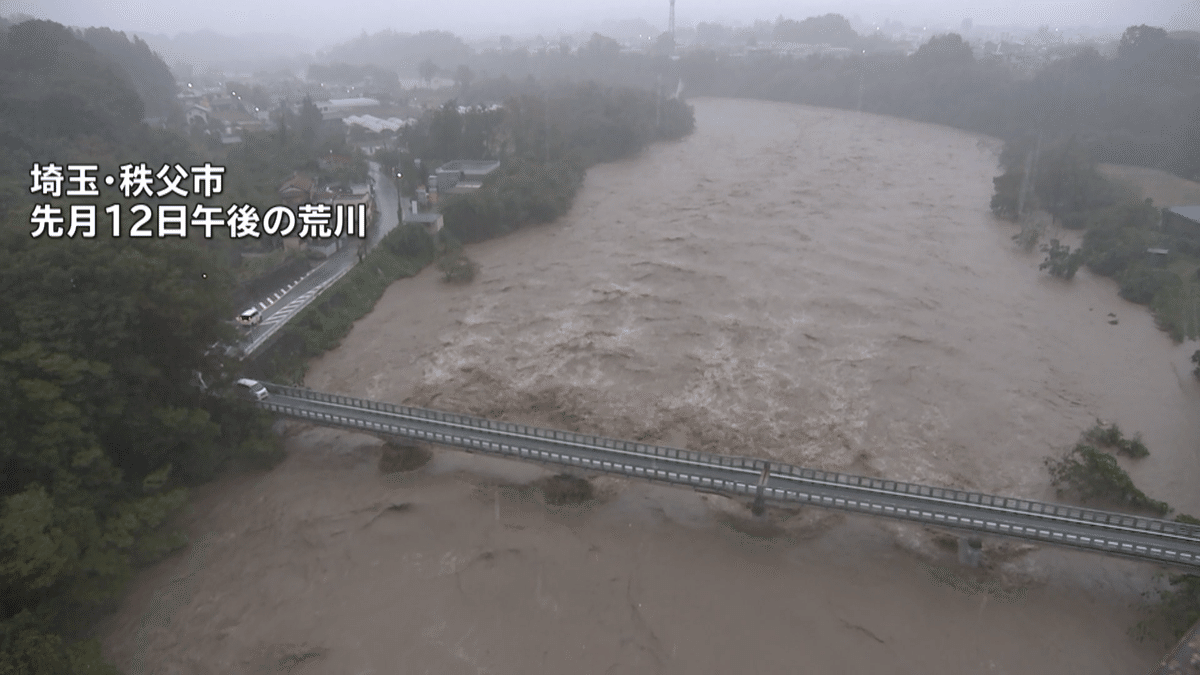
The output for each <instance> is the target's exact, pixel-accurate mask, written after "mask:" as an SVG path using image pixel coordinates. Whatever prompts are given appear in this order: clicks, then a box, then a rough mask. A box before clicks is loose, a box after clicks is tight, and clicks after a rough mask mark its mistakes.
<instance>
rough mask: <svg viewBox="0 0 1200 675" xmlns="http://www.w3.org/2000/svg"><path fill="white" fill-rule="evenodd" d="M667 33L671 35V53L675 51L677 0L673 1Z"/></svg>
mask: <svg viewBox="0 0 1200 675" xmlns="http://www.w3.org/2000/svg"><path fill="white" fill-rule="evenodd" d="M667 32H668V33H670V34H671V51H675V0H671V18H670V20H669V21H668V22H667Z"/></svg>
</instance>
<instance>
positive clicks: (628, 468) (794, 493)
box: [259, 397, 1200, 568]
mask: <svg viewBox="0 0 1200 675" xmlns="http://www.w3.org/2000/svg"><path fill="white" fill-rule="evenodd" d="M334 398H344V397H334ZM259 405H260V406H261V407H262V408H264V409H267V410H272V411H275V412H279V413H282V414H286V415H290V416H294V417H299V418H304V419H311V420H314V421H317V422H322V423H327V424H334V425H337V426H344V427H350V428H357V429H363V430H366V431H373V432H377V433H385V434H389V435H399V436H405V437H409V438H417V439H422V440H426V441H431V442H435V443H442V444H448V445H455V446H458V447H463V448H466V449H476V450H481V451H484V452H489V453H496V454H501V455H509V456H512V457H517V458H521V459H528V460H534V461H539V462H547V463H553V464H564V465H570V466H579V467H581V468H584V469H590V470H596V471H604V472H608V473H619V474H624V475H628V476H630V477H634V478H642V479H649V480H656V481H663V482H667V483H674V484H684V485H690V486H692V487H695V488H697V489H701V490H707V491H714V492H720V493H724V494H731V493H732V494H734V495H744V496H752V495H753V496H757V494H758V487H757V485H756V484H751V483H748V482H742V481H737V480H726V479H721V478H713V477H710V476H705V475H702V474H699V473H690V472H688V471H687V470H686V469H685V468H681V467H679V466H678V465H670V464H668V465H665V466H664V467H658V466H653V464H652V465H651V466H649V467H647V466H644V465H638V464H632V463H625V462H622V461H619V460H616V459H615V458H614V459H604V458H603V456H602V457H601V458H599V459H597V458H594V457H588V456H585V455H580V454H576V453H572V452H563V451H561V450H560V449H559V448H556V447H555V446H554V445H553V444H549V445H544V446H542V447H541V448H538V447H532V446H530V445H528V444H523V443H521V440H520V439H519V438H518V439H515V440H514V441H513V442H511V443H506V442H503V441H501V440H489V439H487V438H479V437H478V436H475V435H472V434H469V433H464V432H456V431H454V430H453V429H444V430H441V431H437V430H430V429H423V428H421V427H420V426H419V425H414V424H412V423H411V422H409V423H405V421H404V420H402V419H388V418H387V417H382V418H377V419H378V420H382V421H377V420H372V419H367V418H364V416H362V415H355V414H353V413H352V412H351V413H350V414H336V413H333V412H324V411H317V410H309V409H307V408H300V407H296V406H294V405H289V404H287V403H280V402H277V401H270V400H268V401H264V402H260V403H259ZM381 405H382V406H384V407H388V405H389V404H381ZM380 409H381V410H382V409H383V408H380ZM449 416H450V417H453V418H459V417H461V416H456V415H449ZM518 426H520V425H518ZM434 429H437V427H434ZM733 459H745V458H733ZM793 468H794V467H793ZM801 471H803V472H805V473H806V474H808V475H809V476H811V477H812V478H813V479H814V480H811V481H805V482H799V483H798V484H796V485H794V486H791V487H790V488H778V487H766V488H765V489H763V491H762V496H763V497H764V498H766V499H769V500H771V501H774V502H782V503H799V504H813V505H817V506H822V507H826V508H834V509H840V510H846V511H857V512H862V513H870V514H873V515H883V516H888V517H892V518H899V519H903V520H913V521H917V522H924V523H932V524H941V525H946V526H950V527H958V528H966V529H971V530H977V531H981V532H990V533H995V534H1000V535H1015V536H1020V537H1023V538H1025V539H1031V540H1038V541H1045V542H1048V543H1054V544H1062V545H1067V546H1074V547H1076V548H1085V549H1089V550H1096V551H1102V552H1105V553H1111V554H1119V555H1129V556H1133V557H1135V558H1140V559H1155V560H1159V561H1163V562H1169V563H1178V564H1182V565H1185V566H1187V567H1189V568H1195V567H1200V553H1193V552H1188V549H1189V547H1190V548H1191V549H1194V550H1196V551H1200V547H1197V546H1196V544H1197V543H1200V542H1190V544H1188V543H1185V542H1179V543H1180V544H1184V545H1183V546H1171V545H1169V544H1167V543H1166V542H1164V545H1162V546H1160V547H1155V546H1153V545H1139V544H1137V543H1131V542H1130V541H1128V540H1127V539H1125V540H1121V539H1118V538H1114V537H1112V536H1096V535H1093V536H1075V535H1072V534H1069V533H1064V532H1063V531H1061V530H1060V529H1059V528H1058V527H1057V525H1056V524H1055V523H1052V522H1048V523H1046V524H1045V525H1040V524H1039V525H1032V526H1031V525H1029V523H1028V521H1025V523H1024V524H1022V523H1020V522H1016V523H1009V522H1006V521H1005V519H1004V518H996V517H995V516H991V515H988V514H986V513H976V514H972V515H963V514H962V513H961V512H960V513H957V514H956V513H955V512H954V509H953V508H951V507H952V506H954V505H956V504H958V502H953V501H951V500H943V501H941V502H925V501H918V502H916V503H915V504H914V503H913V502H908V503H900V504H896V505H891V504H890V503H889V502H888V501H887V500H882V499H880V498H879V497H880V496H881V495H880V494H877V493H867V494H864V495H862V496H856V495H854V493H847V492H846V491H845V490H843V491H841V492H832V493H831V492H830V491H829V490H828V489H822V488H821V487H820V485H821V484H824V483H833V482H836V481H826V480H823V479H824V478H829V477H830V476H835V477H836V476H838V475H840V474H830V473H829V472H821V471H813V470H801ZM851 478H859V477H851ZM864 480H868V481H870V480H878V479H864ZM884 482H888V483H890V482H891V481H884ZM837 483H838V484H839V485H842V486H848V485H850V484H851V483H847V482H837ZM880 492H883V491H880ZM885 494H886V493H885Z"/></svg>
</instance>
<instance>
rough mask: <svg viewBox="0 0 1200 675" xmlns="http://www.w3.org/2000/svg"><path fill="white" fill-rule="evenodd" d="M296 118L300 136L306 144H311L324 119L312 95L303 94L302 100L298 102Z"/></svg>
mask: <svg viewBox="0 0 1200 675" xmlns="http://www.w3.org/2000/svg"><path fill="white" fill-rule="evenodd" d="M298 117H299V119H297V120H296V124H297V126H299V127H300V137H301V138H303V139H304V141H305V142H306V143H308V144H310V145H311V144H313V143H315V142H316V140H317V135H318V134H319V133H320V131H321V121H322V120H323V119H324V118H323V116H322V115H321V110H320V109H319V108H317V105H316V104H315V103H313V100H312V97H311V96H309V95H308V94H305V95H304V101H303V102H301V104H300V115H299V116H298Z"/></svg>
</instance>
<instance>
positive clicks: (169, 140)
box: [0, 21, 278, 675]
mask: <svg viewBox="0 0 1200 675" xmlns="http://www.w3.org/2000/svg"><path fill="white" fill-rule="evenodd" d="M97 35H101V36H103V39H105V40H109V41H110V42H115V43H118V44H119V43H120V39H118V38H115V37H114V35H112V34H105V33H93V37H95V36H97ZM110 46H111V45H110ZM134 48H135V50H137V53H141V51H140V50H141V49H142V48H141V47H140V46H138V45H136V44H135V45H134ZM102 51H104V50H97V49H96V48H94V47H92V46H91V45H90V44H89V43H88V42H87V41H85V40H84V39H82V38H81V37H80V35H78V34H77V33H75V32H73V31H71V30H68V29H66V28H64V27H63V26H61V25H58V24H55V23H51V22H45V21H30V22H25V23H22V24H18V25H16V26H11V27H9V28H7V30H3V31H0V91H2V92H4V94H3V96H0V185H2V186H3V188H4V190H3V192H2V193H0V200H2V201H0V240H2V241H0V477H2V479H3V480H0V674H2V675H59V674H62V675H68V674H72V675H73V674H77V673H116V672H117V671H116V670H115V669H114V668H112V667H111V666H108V665H106V664H104V663H103V661H102V660H101V658H100V654H99V645H98V643H97V642H96V641H95V640H94V639H88V638H89V636H90V630H91V627H92V624H93V622H94V619H95V618H96V617H97V616H98V615H99V614H100V613H102V612H103V611H104V610H105V609H106V608H108V607H110V603H111V602H113V601H114V599H115V598H118V597H119V596H120V593H121V592H122V590H123V588H124V584H125V582H126V581H127V580H128V579H129V578H130V576H131V574H132V573H133V570H134V569H135V568H136V567H137V566H139V565H142V564H145V563H148V562H151V561H154V560H155V559H157V558H159V557H161V556H162V555H164V554H166V553H168V552H170V551H172V550H175V549H178V548H179V547H181V546H183V545H184V544H185V543H186V542H185V539H184V538H183V536H182V535H181V534H180V533H178V532H175V531H172V530H170V529H164V523H166V522H167V519H168V517H169V516H170V515H171V514H173V513H174V512H175V511H177V510H178V509H179V508H180V507H181V506H182V505H183V504H184V502H185V500H186V498H187V488H188V486H191V485H195V484H197V483H199V482H202V481H205V480H207V479H209V478H211V477H212V476H214V475H215V472H216V471H218V470H219V469H220V467H222V466H223V465H226V464H228V463H229V462H251V463H255V462H269V461H272V460H273V459H274V458H275V457H277V456H278V446H277V441H276V440H275V439H274V437H273V436H272V435H271V434H270V432H269V418H268V417H266V416H264V415H262V414H260V413H259V412H257V411H256V410H255V409H254V408H252V407H250V406H248V405H246V404H245V403H243V402H242V401H240V400H238V399H236V398H233V397H231V396H230V395H228V394H224V393H222V392H224V391H226V390H227V387H228V385H229V384H230V380H231V378H232V377H233V373H234V371H235V365H234V364H233V363H232V362H231V361H230V360H229V359H228V358H227V357H225V356H224V354H223V351H222V350H220V349H216V350H213V349H211V348H210V345H213V344H214V343H220V342H222V341H231V340H232V339H233V335H232V333H233V330H234V329H233V328H232V327H231V326H229V325H228V324H227V323H225V322H224V321H223V319H225V318H226V317H229V316H232V314H233V307H232V306H231V304H230V301H229V298H230V292H231V284H230V278H231V275H230V270H229V269H228V266H227V265H226V264H225V262H224V260H223V258H222V257H221V256H219V255H216V254H215V251H214V249H213V248H212V247H210V246H206V245H204V243H203V240H202V239H199V240H198V239H195V238H189V239H176V240H170V239H165V240H164V239H149V240H131V239H129V238H128V237H123V238H120V239H113V238H110V237H107V236H103V235H101V236H98V237H97V238H95V239H47V238H45V237H43V238H39V239H34V238H32V237H31V236H30V232H31V226H30V222H29V214H30V206H31V204H32V203H33V202H34V201H35V200H37V201H39V202H42V201H50V202H54V203H56V204H58V205H60V206H64V207H65V206H67V205H69V204H71V203H85V202H84V201H83V200H74V199H53V200H52V199H48V198H47V197H44V196H42V195H30V193H29V187H30V180H31V176H30V168H31V166H32V165H33V164H34V163H35V162H37V163H40V164H43V165H44V164H46V163H48V162H51V161H53V162H56V163H60V164H66V163H67V162H86V163H95V164H99V165H100V166H101V167H103V169H104V170H112V169H113V168H115V166H116V165H117V164H119V163H121V162H126V161H134V162H143V161H144V162H148V163H155V164H158V163H165V162H171V163H175V162H179V163H182V164H184V165H190V163H191V162H192V161H193V159H194V156H193V155H192V153H191V152H190V150H189V148H188V145H187V143H186V141H184V140H183V139H181V138H179V137H177V136H173V135H172V134H170V133H167V132H162V131H153V130H151V129H149V128H148V127H147V126H146V125H144V124H143V123H142V117H143V113H144V111H145V105H144V104H143V101H142V99H141V98H140V97H139V94H138V90H137V89H136V87H135V86H134V84H133V82H131V78H132V77H137V75H136V74H132V73H130V72H129V70H128V69H127V67H126V66H123V65H120V64H118V63H116V62H114V61H113V60H110V58H108V57H107V56H105V54H104V53H101V52H102ZM117 51H119V48H118V49H117ZM159 65H161V62H159ZM149 70H150V71H158V72H162V71H161V68H157V67H151V68H149ZM102 194H103V202H102V204H112V203H124V202H123V200H122V199H120V198H119V197H120V195H119V193H117V192H116V191H115V190H114V191H109V192H102ZM93 201H94V200H93ZM151 201H152V200H151ZM98 229H101V230H103V229H104V228H103V227H101V228H98Z"/></svg>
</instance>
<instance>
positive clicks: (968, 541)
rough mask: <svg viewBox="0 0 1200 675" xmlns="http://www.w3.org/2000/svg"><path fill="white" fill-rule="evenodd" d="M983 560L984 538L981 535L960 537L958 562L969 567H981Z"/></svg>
mask: <svg viewBox="0 0 1200 675" xmlns="http://www.w3.org/2000/svg"><path fill="white" fill-rule="evenodd" d="M982 561H983V539H982V538H980V537H975V536H970V537H959V538H958V562H959V563H960V564H962V565H966V566H967V567H979V563H980V562H982Z"/></svg>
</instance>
